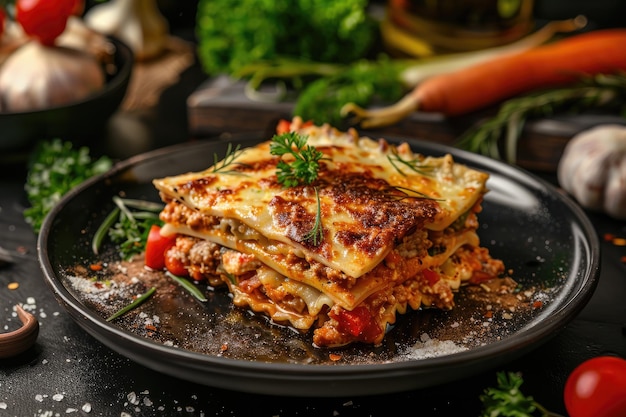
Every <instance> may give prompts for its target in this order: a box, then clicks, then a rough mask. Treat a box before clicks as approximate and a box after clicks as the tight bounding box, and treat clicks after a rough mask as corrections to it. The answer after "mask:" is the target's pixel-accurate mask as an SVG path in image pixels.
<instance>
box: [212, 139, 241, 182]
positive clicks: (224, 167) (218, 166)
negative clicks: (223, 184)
mask: <svg viewBox="0 0 626 417" xmlns="http://www.w3.org/2000/svg"><path fill="white" fill-rule="evenodd" d="M242 152H243V149H241V145H239V144H237V146H235V149H233V144H232V143H228V147H227V148H226V155H225V156H224V158H223V159H222V160H221V161H220V160H219V157H218V156H217V154H215V153H214V154H213V169H212V170H211V172H219V173H222V174H234V175H242V173H241V172H238V171H235V170H234V169H228V168H229V167H231V165H233V164H236V165H244V166H245V164H243V163H239V162H235V160H236V159H237V158H239V156H240V155H241V153H242Z"/></svg>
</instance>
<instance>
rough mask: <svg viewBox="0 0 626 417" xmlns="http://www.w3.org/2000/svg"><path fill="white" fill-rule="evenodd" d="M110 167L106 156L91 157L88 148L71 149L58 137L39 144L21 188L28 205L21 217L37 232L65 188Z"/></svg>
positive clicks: (69, 187) (68, 189)
mask: <svg viewBox="0 0 626 417" xmlns="http://www.w3.org/2000/svg"><path fill="white" fill-rule="evenodd" d="M111 166H112V161H111V160H110V159H109V158H107V157H101V158H99V159H94V158H92V157H91V155H90V153H89V148H87V147H80V148H78V149H76V148H74V147H73V145H72V143H71V142H63V141H61V140H60V139H53V140H51V141H43V142H41V143H39V145H38V146H37V148H36V149H35V152H34V153H33V157H32V160H31V163H30V166H29V170H28V176H27V178H26V184H25V186H24V189H25V190H26V194H27V198H28V201H29V202H30V205H31V206H30V207H29V208H27V209H26V210H24V218H25V220H26V222H28V223H29V224H30V225H31V226H32V228H33V230H34V232H35V233H39V230H40V229H41V226H42V224H43V221H44V219H45V217H46V215H47V214H48V213H49V212H50V210H51V209H52V208H53V207H54V206H55V205H56V204H57V203H58V202H59V200H60V199H61V197H63V196H64V195H65V194H66V193H67V192H68V191H70V190H71V189H72V188H74V187H76V186H77V185H78V184H80V183H81V182H83V181H85V180H87V179H89V178H91V177H93V176H95V175H98V174H101V173H103V172H106V171H107V170H109V169H110V168H111Z"/></svg>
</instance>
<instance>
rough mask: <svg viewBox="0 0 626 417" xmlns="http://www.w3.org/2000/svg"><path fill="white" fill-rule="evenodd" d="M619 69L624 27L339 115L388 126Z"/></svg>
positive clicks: (441, 78) (497, 61) (625, 66)
mask: <svg viewBox="0 0 626 417" xmlns="http://www.w3.org/2000/svg"><path fill="white" fill-rule="evenodd" d="M620 71H626V29H604V30H598V31H593V32H587V33H583V34H578V35H573V36H571V37H568V38H565V39H562V40H559V41H555V42H553V43H550V44H546V45H542V46H538V47H536V48H533V49H530V50H527V51H524V52H520V53H517V54H512V55H506V56H503V57H497V58H493V59H491V60H489V61H486V62H483V63H480V64H476V65H473V66H471V67H468V68H464V69H461V70H458V71H454V72H451V73H447V74H441V75H435V76H432V77H430V78H428V79H426V80H425V81H423V82H422V83H420V84H418V85H417V86H416V87H415V88H414V89H413V90H412V91H411V92H410V93H409V94H407V95H406V96H405V97H404V98H403V99H401V100H400V101H398V102H397V103H395V104H393V105H391V106H388V107H383V108H380V109H372V110H366V109H363V108H360V107H358V106H356V105H355V104H353V103H349V104H347V105H345V106H344V108H343V109H342V113H343V114H344V115H347V114H352V115H354V116H355V119H356V120H357V121H360V124H361V126H362V127H364V128H372V127H380V126H386V125H390V124H393V123H396V122H398V121H400V120H401V119H403V118H404V117H406V116H408V115H409V114H410V113H411V112H413V111H418V110H419V111H424V112H434V113H442V114H444V115H446V116H458V115H462V114H467V113H470V112H472V111H476V110H479V109H482V108H484V107H487V106H489V105H493V104H497V103H498V102H500V101H502V100H505V99H508V98H511V97H513V96H515V95H518V94H522V93H527V92H530V91H533V90H537V89H541V88H551V87H559V86H563V85H566V84H569V83H572V82H574V81H577V80H580V79H581V78H582V77H583V76H592V75H597V74H609V73H616V72H620Z"/></svg>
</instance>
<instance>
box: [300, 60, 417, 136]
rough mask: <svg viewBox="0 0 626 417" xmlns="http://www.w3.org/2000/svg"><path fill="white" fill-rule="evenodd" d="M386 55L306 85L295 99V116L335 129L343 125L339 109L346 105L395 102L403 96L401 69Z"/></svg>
mask: <svg viewBox="0 0 626 417" xmlns="http://www.w3.org/2000/svg"><path fill="white" fill-rule="evenodd" d="M402 68H404V64H398V63H396V62H395V61H393V60H391V59H389V58H388V57H386V56H385V55H381V57H379V59H378V60H376V61H374V60H365V59H363V60H359V61H357V62H354V63H353V64H351V65H349V66H347V67H345V68H344V69H343V70H341V71H338V72H337V73H336V74H333V75H328V76H324V77H320V78H318V79H316V80H314V81H312V82H310V83H309V84H307V85H306V86H305V87H304V88H303V89H302V91H301V92H300V94H299V95H298V97H297V99H296V104H295V107H294V114H297V115H299V116H301V117H302V118H303V119H305V120H312V121H313V122H315V123H318V124H321V123H330V124H332V125H335V126H338V125H340V124H341V123H342V122H344V116H343V115H342V113H341V109H342V108H343V107H344V105H346V104H348V103H355V104H358V105H359V106H368V105H371V104H372V103H374V102H376V101H378V102H395V101H397V100H399V99H400V98H401V97H402V96H403V95H404V94H406V91H407V90H406V87H405V85H404V84H403V83H402V82H401V81H400V73H401V69H402Z"/></svg>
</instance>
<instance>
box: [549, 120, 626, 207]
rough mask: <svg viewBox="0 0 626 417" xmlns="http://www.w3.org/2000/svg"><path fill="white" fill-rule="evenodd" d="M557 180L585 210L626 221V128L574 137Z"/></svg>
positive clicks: (601, 128)
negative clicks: (603, 213)
mask: <svg viewBox="0 0 626 417" xmlns="http://www.w3.org/2000/svg"><path fill="white" fill-rule="evenodd" d="M557 178H558V181H559V184H560V185H561V187H563V189H564V190H565V191H567V192H568V193H569V194H570V195H571V196H572V197H574V198H575V199H576V201H578V203H579V204H580V205H581V206H582V207H584V208H587V209H590V210H594V211H603V212H605V213H607V214H608V215H610V216H612V217H614V218H617V219H626V126H623V125H613V124H607V125H599V126H596V127H594V128H591V129H588V130H585V131H583V132H581V133H579V134H577V135H576V136H574V137H573V138H572V139H571V140H570V142H569V143H568V144H567V146H566V147H565V149H564V151H563V155H562V156H561V159H560V161H559V165H558V168H557Z"/></svg>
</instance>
